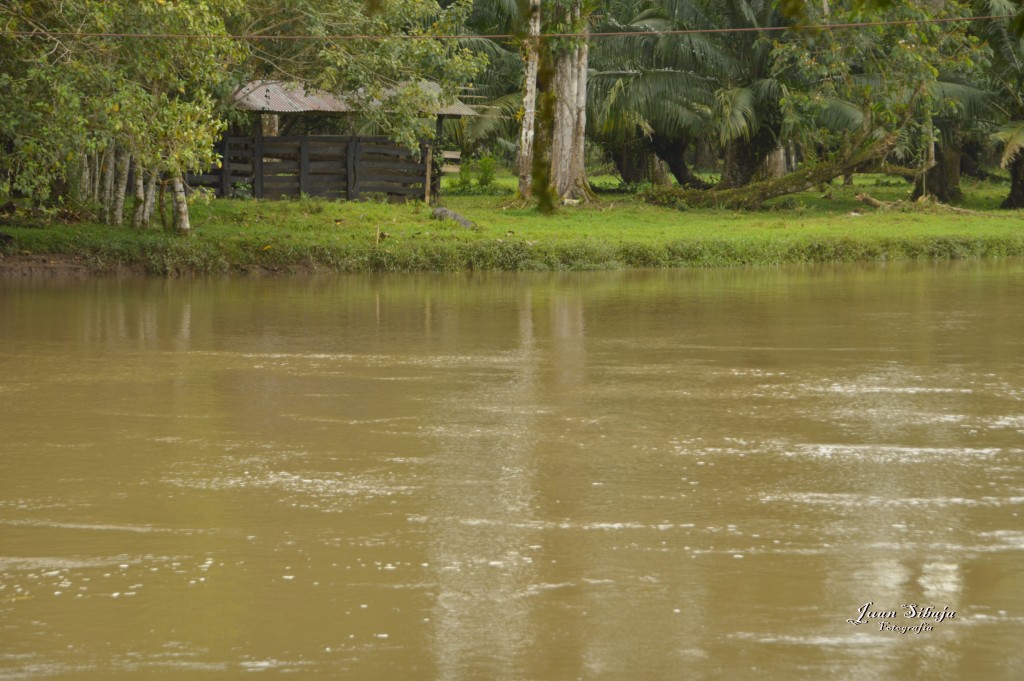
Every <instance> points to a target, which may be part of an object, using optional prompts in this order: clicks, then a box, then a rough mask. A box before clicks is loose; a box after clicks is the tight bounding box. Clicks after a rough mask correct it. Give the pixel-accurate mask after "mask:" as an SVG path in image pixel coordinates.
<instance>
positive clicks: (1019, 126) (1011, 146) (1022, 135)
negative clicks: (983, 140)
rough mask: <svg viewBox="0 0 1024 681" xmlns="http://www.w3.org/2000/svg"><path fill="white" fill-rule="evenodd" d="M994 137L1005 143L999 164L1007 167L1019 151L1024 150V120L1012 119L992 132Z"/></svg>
mask: <svg viewBox="0 0 1024 681" xmlns="http://www.w3.org/2000/svg"><path fill="white" fill-rule="evenodd" d="M992 139H994V140H996V141H999V142H1002V144H1003V155H1002V156H1001V157H1000V159H999V164H1000V165H1001V166H1002V167H1003V168H1005V167H1007V166H1008V165H1010V161H1012V160H1013V158H1014V157H1015V156H1016V155H1017V154H1018V153H1022V152H1024V121H1010V122H1009V123H1007V124H1006V125H1004V126H1003V127H1001V128H999V130H997V131H996V132H994V133H992Z"/></svg>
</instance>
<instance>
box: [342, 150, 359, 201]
mask: <svg viewBox="0 0 1024 681" xmlns="http://www.w3.org/2000/svg"><path fill="white" fill-rule="evenodd" d="M358 157H359V138H357V137H353V138H352V139H351V141H350V142H349V145H348V158H347V159H346V165H347V168H346V170H345V182H346V189H345V198H346V199H348V200H349V201H358V200H359V185H358V184H356V159H357V158H358Z"/></svg>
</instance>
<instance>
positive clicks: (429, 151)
mask: <svg viewBox="0 0 1024 681" xmlns="http://www.w3.org/2000/svg"><path fill="white" fill-rule="evenodd" d="M426 147H427V153H426V158H427V170H426V175H427V177H426V181H425V182H424V183H423V202H424V203H425V204H427V205H428V206H429V205H430V182H431V180H432V178H431V174H432V171H433V168H434V160H433V159H432V158H431V156H432V155H433V151H434V147H433V146H432V145H431V144H430V143H429V142H427V144H426Z"/></svg>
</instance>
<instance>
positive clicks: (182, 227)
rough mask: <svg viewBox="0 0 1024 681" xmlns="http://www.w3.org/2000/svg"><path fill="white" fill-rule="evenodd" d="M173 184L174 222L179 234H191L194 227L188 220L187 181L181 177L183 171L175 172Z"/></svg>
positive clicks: (172, 179)
mask: <svg viewBox="0 0 1024 681" xmlns="http://www.w3.org/2000/svg"><path fill="white" fill-rule="evenodd" d="M171 183H172V186H173V187H174V218H175V219H174V222H175V224H176V226H177V228H178V231H179V232H181V233H182V234H186V235H187V234H190V233H191V232H192V225H191V223H190V222H189V219H188V197H187V196H185V180H184V179H182V177H181V171H178V170H176V171H174V175H173V176H172V178H171Z"/></svg>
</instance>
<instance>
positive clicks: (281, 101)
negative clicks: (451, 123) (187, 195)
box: [234, 80, 477, 116]
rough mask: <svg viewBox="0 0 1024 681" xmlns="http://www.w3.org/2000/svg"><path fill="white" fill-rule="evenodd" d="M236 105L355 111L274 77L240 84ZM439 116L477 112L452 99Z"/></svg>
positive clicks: (436, 90)
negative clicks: (273, 78)
mask: <svg viewBox="0 0 1024 681" xmlns="http://www.w3.org/2000/svg"><path fill="white" fill-rule="evenodd" d="M420 86H421V87H422V88H423V89H424V90H425V91H427V92H428V93H430V94H432V95H439V94H441V88H440V87H438V85H437V84H436V83H427V82H424V83H421V84H420ZM234 99H235V108H237V109H240V110H242V111H261V112H264V113H308V112H318V113H354V112H355V111H356V109H355V108H354V107H352V106H350V105H349V104H347V103H346V102H345V101H344V100H343V99H341V98H340V97H338V96H335V95H332V94H329V93H326V92H322V91H319V90H306V89H305V88H303V87H302V86H301V85H298V84H295V83H285V82H281V81H276V80H254V81H252V82H250V83H247V84H246V85H244V86H242V87H240V88H239V89H238V90H237V91H236V92H235V94H234ZM431 113H434V114H437V115H442V116H476V115H477V114H476V112H475V111H473V109H471V108H470V107H468V106H466V105H465V104H463V103H462V102H460V101H458V100H455V101H454V102H452V103H451V104H449V105H448V106H444V107H441V108H440V109H439V110H438V111H434V112H431Z"/></svg>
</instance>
